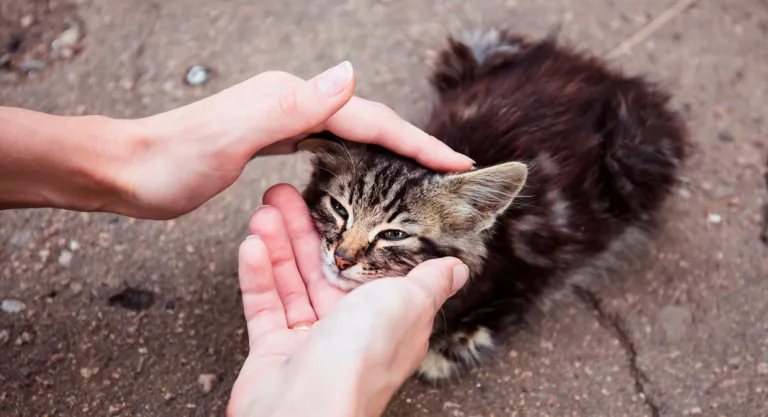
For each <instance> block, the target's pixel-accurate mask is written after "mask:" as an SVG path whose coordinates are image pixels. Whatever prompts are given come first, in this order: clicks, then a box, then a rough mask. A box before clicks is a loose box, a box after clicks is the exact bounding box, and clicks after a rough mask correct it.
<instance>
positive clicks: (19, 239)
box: [8, 231, 31, 246]
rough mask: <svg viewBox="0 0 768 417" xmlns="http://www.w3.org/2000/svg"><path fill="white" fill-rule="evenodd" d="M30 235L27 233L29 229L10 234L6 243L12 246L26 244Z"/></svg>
mask: <svg viewBox="0 0 768 417" xmlns="http://www.w3.org/2000/svg"><path fill="white" fill-rule="evenodd" d="M30 236H31V233H29V231H24V232H21V233H19V234H16V235H13V236H11V238H10V239H8V243H9V244H11V245H13V246H26V244H27V243H28V242H29V238H30Z"/></svg>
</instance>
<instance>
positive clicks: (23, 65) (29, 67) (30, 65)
mask: <svg viewBox="0 0 768 417" xmlns="http://www.w3.org/2000/svg"><path fill="white" fill-rule="evenodd" d="M44 68H45V62H43V61H34V60H32V61H21V62H19V64H18V65H16V69H18V70H19V71H25V72H30V71H40V70H42V69H44Z"/></svg>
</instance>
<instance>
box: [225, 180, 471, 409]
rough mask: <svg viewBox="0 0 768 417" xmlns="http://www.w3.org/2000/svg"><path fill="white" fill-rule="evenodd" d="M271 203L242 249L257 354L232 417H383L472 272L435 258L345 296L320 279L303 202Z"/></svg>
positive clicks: (276, 190)
mask: <svg viewBox="0 0 768 417" xmlns="http://www.w3.org/2000/svg"><path fill="white" fill-rule="evenodd" d="M264 202H265V204H268V205H269V206H265V207H262V208H261V209H259V210H257V211H256V213H254V215H253V217H252V218H251V222H250V230H251V233H252V234H253V236H252V237H249V239H246V241H245V242H244V243H243V244H242V245H241V246H240V254H239V258H240V262H239V271H240V287H241V291H242V294H243V309H244V312H245V317H246V321H247V327H248V339H249V346H250V353H249V355H248V358H247V359H246V361H245V364H244V365H243V368H242V369H241V371H240V375H239V376H238V379H237V381H236V382H235V385H234V387H233V389H232V396H231V398H230V401H229V406H228V409H227V415H228V416H232V417H233V416H238V417H240V416H300V415H318V416H374V415H380V414H381V412H383V410H384V408H385V406H386V404H387V402H388V401H389V399H390V398H391V397H392V395H394V393H395V391H396V390H397V389H398V388H399V387H400V385H401V384H402V383H403V382H404V381H405V380H406V379H407V378H408V377H409V376H410V375H411V374H412V373H413V372H414V370H415V369H416V367H417V366H418V365H419V363H420V362H421V360H422V359H423V358H424V356H425V354H426V352H427V347H428V340H429V336H430V333H431V330H432V324H433V320H434V317H435V315H436V314H437V312H438V310H439V308H440V306H441V305H442V304H443V303H444V302H445V300H446V299H447V298H448V297H449V296H450V295H451V294H453V293H455V292H456V291H458V289H459V288H460V287H461V286H462V285H463V284H464V283H465V282H466V280H467V277H468V275H469V274H468V272H469V271H468V270H467V268H466V266H465V265H463V264H462V263H461V262H460V261H459V260H457V259H453V258H443V259H436V260H431V261H428V262H425V263H423V264H421V265H419V266H418V267H416V268H415V269H414V270H413V271H411V273H409V274H408V276H407V277H405V278H382V279H379V280H376V281H373V282H370V283H368V284H365V285H363V286H361V287H359V288H357V289H355V290H354V291H352V292H351V293H349V294H346V293H343V292H341V291H339V290H338V289H336V288H335V287H332V286H331V285H330V284H328V283H327V282H326V280H325V278H324V277H323V275H322V273H321V270H320V255H319V252H318V248H319V247H320V245H319V243H320V241H319V239H320V238H319V236H318V234H317V233H316V232H315V229H314V226H313V224H312V221H311V219H310V216H309V210H308V208H307V206H306V205H305V204H304V201H303V200H302V198H301V196H300V195H299V193H298V192H297V191H296V190H295V189H294V188H293V187H290V186H287V185H278V186H275V187H273V188H272V189H270V190H269V191H268V192H267V193H266V194H265V196H264ZM305 327H309V328H305Z"/></svg>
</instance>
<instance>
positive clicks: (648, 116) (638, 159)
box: [598, 79, 692, 218]
mask: <svg viewBox="0 0 768 417" xmlns="http://www.w3.org/2000/svg"><path fill="white" fill-rule="evenodd" d="M607 90H608V91H607V97H606V101H605V105H604V107H603V108H602V114H601V115H600V118H599V121H598V128H599V130H600V132H599V137H600V152H601V155H602V158H601V160H602V164H603V170H604V171H603V172H604V173H606V174H607V176H606V177H604V179H605V181H604V183H603V187H604V189H605V191H606V192H607V193H608V194H607V195H608V196H610V198H611V201H612V203H613V208H614V210H616V209H618V211H619V212H624V213H626V214H629V215H630V216H631V217H635V218H644V217H646V215H647V214H648V213H650V212H653V211H654V210H655V209H657V208H658V205H659V204H660V203H661V201H662V200H663V197H664V196H666V195H667V194H668V193H669V192H670V191H671V188H672V187H673V186H674V185H675V184H676V183H678V181H679V177H678V175H679V173H680V171H681V168H682V165H683V163H684V162H685V160H686V159H687V157H688V156H689V155H690V153H691V151H692V144H691V142H690V141H689V137H688V131H687V129H686V127H685V124H684V122H683V120H682V118H681V117H680V116H679V115H678V114H676V112H674V111H672V110H671V109H669V107H668V101H669V96H668V95H667V94H666V93H664V92H663V91H661V90H657V89H655V88H654V87H653V86H652V85H649V84H647V83H644V82H642V80H640V79H627V80H624V81H622V82H619V83H617V84H615V85H612V86H610V87H609V88H608V89H607Z"/></svg>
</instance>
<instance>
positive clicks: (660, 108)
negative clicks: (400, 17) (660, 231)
mask: <svg viewBox="0 0 768 417" xmlns="http://www.w3.org/2000/svg"><path fill="white" fill-rule="evenodd" d="M432 82H433V85H434V86H435V87H436V89H437V90H438V93H439V102H438V104H437V106H436V108H435V110H434V112H433V114H432V117H431V119H430V120H429V122H428V123H427V124H426V126H425V130H426V131H427V132H428V133H430V134H432V135H433V136H435V137H437V138H439V139H440V140H442V141H443V142H445V143H446V144H448V145H449V146H450V147H452V148H453V149H455V150H457V151H459V152H461V153H464V154H466V155H467V156H469V157H470V158H473V159H474V160H475V161H477V164H478V166H480V167H490V166H498V167H500V168H499V169H495V171H492V169H489V170H483V169H481V170H479V171H476V173H477V174H475V177H479V176H485V178H486V179H487V180H489V181H492V182H494V184H492V186H490V187H484V186H482V184H469V185H468V184H467V183H468V182H469V183H471V182H472V181H471V180H472V178H474V177H468V178H470V180H469V181H468V180H466V179H461V180H458V181H457V180H456V178H459V177H457V176H448V177H446V176H445V175H440V174H436V173H433V172H431V171H428V170H426V169H424V168H422V167H420V166H418V165H416V164H415V163H413V162H411V161H408V160H404V159H402V158H400V157H398V156H395V155H393V154H391V153H389V152H388V151H385V150H383V149H381V148H378V147H370V146H361V145H355V144H346V145H345V148H344V149H343V151H341V150H339V149H336V151H335V152H334V151H332V150H325V151H320V153H319V159H318V161H317V163H318V169H316V170H315V173H314V176H313V180H312V182H311V184H310V185H309V187H308V188H307V190H306V192H305V197H306V199H307V202H308V203H309V205H310V207H311V208H312V212H313V215H314V217H315V221H316V223H317V225H318V227H319V229H320V231H321V234H322V235H323V236H325V237H326V240H325V248H326V252H325V253H326V256H328V260H329V262H330V263H331V264H332V263H333V253H334V251H335V250H336V249H337V248H339V247H344V248H348V247H361V248H363V249H361V250H360V251H358V252H357V253H356V254H355V256H354V259H353V261H354V262H355V265H358V264H359V265H360V272H359V275H354V277H355V278H361V281H360V282H362V281H365V280H368V279H372V278H376V277H380V276H385V275H389V276H392V275H402V274H404V273H407V271H408V270H409V269H410V268H412V267H413V266H414V265H415V264H417V263H418V262H421V261H423V260H426V259H429V258H434V257H438V256H446V255H452V256H457V257H459V258H461V259H462V260H464V261H465V262H466V263H467V264H468V265H469V266H470V269H471V271H472V279H471V282H470V283H469V284H468V285H467V286H466V287H465V288H464V289H463V290H462V291H461V292H459V293H458V294H457V295H456V296H454V297H453V298H451V299H450V300H449V301H448V302H447V303H446V304H445V306H444V308H443V310H442V313H443V314H442V315H440V316H438V319H437V320H436V322H435V328H434V332H433V337H432V340H431V343H430V353H429V355H428V357H427V359H426V360H425V362H424V363H423V364H422V367H421V369H420V372H421V374H422V375H423V376H424V377H426V378H427V379H430V380H441V379H445V378H448V377H450V376H452V375H455V374H456V372H457V371H458V370H459V369H460V368H462V367H464V366H467V365H473V364H474V363H476V362H477V361H478V360H479V359H480V357H481V354H482V351H483V350H484V349H490V348H492V347H493V344H494V342H493V339H494V336H496V335H498V334H502V333H505V332H508V331H510V330H514V329H516V328H519V325H520V324H522V323H523V322H524V320H525V317H526V315H527V313H528V312H529V311H530V310H531V308H532V307H533V306H534V304H535V303H537V302H538V301H540V299H541V298H542V297H543V296H544V294H545V293H546V292H547V291H548V290H550V289H553V288H558V287H564V286H567V284H568V283H570V282H572V280H573V279H575V278H576V277H578V276H581V275H583V273H584V271H586V270H588V269H590V268H591V269H594V270H598V271H599V269H600V268H602V267H603V265H602V263H603V262H604V260H605V259H606V258H609V257H611V256H612V252H613V251H614V250H615V249H616V247H618V246H621V244H622V242H623V241H624V240H625V239H627V236H628V235H637V234H638V233H637V232H638V231H641V233H642V231H647V230H650V229H651V228H652V227H653V226H654V223H655V219H656V217H657V214H658V210H659V208H660V206H661V204H662V202H663V200H664V199H665V197H666V196H667V195H668V194H669V191H670V188H671V187H672V186H673V185H674V183H675V179H676V174H677V171H678V167H679V165H680V163H681V162H682V160H683V159H684V157H685V154H686V147H687V142H686V139H685V131H684V128H683V126H682V123H681V121H680V120H679V119H677V118H676V117H675V115H674V114H673V113H671V112H670V111H669V110H668V109H667V108H666V105H667V101H668V97H667V95H666V94H665V93H663V92H660V91H657V90H655V89H654V88H653V87H652V86H650V85H649V84H647V83H645V82H643V81H642V80H640V79H635V78H626V77H623V76H620V75H618V74H616V73H614V72H611V71H609V70H607V69H605V68H604V67H603V66H602V65H601V64H600V63H599V62H597V61H596V60H593V59H590V58H585V57H583V56H581V55H578V54H575V53H572V52H569V51H567V50H564V49H561V48H559V47H557V46H556V45H555V44H554V43H553V42H551V41H549V40H546V41H542V42H528V41H525V40H523V39H522V38H519V37H515V36H512V35H509V34H507V33H504V32H498V31H489V32H486V33H484V34H478V35H477V36H475V37H474V39H473V41H472V42H468V43H460V42H455V41H451V44H450V46H449V48H448V49H446V50H444V51H443V52H441V54H440V56H439V58H438V62H437V69H436V72H435V73H434V74H433V77H432ZM511 161H521V162H524V163H526V164H527V165H528V173H527V180H525V174H524V173H522V174H521V172H520V171H519V167H517V166H516V165H515V166H513V165H512V164H506V165H500V164H505V163H508V162H511ZM501 167H506V168H501ZM503 169H507V171H506V173H505V171H503ZM465 175H467V174H465ZM469 175H472V174H469ZM505 175H506V177H505ZM520 175H522V181H525V186H524V187H523V188H522V190H520V188H519V186H521V185H522V182H521V180H520ZM508 177H509V178H512V177H514V178H512V180H510V181H508V182H504V178H508ZM457 184H458V185H457ZM462 187H463V188H462ZM494 189H495V190H496V191H497V192H498V194H494ZM518 191H520V196H519V197H518V198H517V199H516V200H515V201H514V202H513V203H512V204H511V205H509V202H511V200H512V198H513V197H514V195H515V194H517V192H518ZM473 193H474V194H473ZM326 194H330V195H333V196H335V198H337V199H339V201H342V200H343V201H344V203H343V204H342V205H343V206H344V207H346V209H344V210H342V211H343V212H344V213H347V211H348V210H349V211H350V212H351V211H354V213H353V214H351V215H349V219H342V220H343V221H342V223H343V224H341V223H339V216H337V214H338V213H336V214H334V211H333V210H329V206H328V203H327V201H329V200H324V195H326ZM451 195H454V196H455V200H456V202H451V201H450V199H449V198H448V197H450V196H451ZM339 196H341V197H339ZM504 196H506V197H504ZM504 198H506V199H507V200H509V201H507V202H506V203H504V201H501V200H504ZM497 199H498V200H499V201H496V200H497ZM324 201H325V203H324ZM334 201H335V200H334ZM486 203H487V204H486ZM347 209H348V210H347ZM469 212H471V213H469ZM402 213H406V214H405V216H406V217H402V218H401V217H398V216H403V214H402ZM467 213H469V214H467ZM347 214H349V213H347ZM409 216H410V217H409ZM353 217H354V219H353ZM398 219H400V220H402V221H400V223H398V221H397V220H398ZM393 220H395V221H394V222H393ZM412 223H417V226H418V227H417V226H409V225H410V224H412ZM382 224H384V225H386V226H380V225H382ZM392 224H395V225H396V226H397V227H396V228H405V229H407V228H408V227H413V229H408V233H407V235H408V236H411V235H412V237H410V238H408V239H407V240H393V241H388V240H387V241H386V242H385V243H386V244H382V243H379V242H380V241H379V239H378V237H376V236H378V235H376V234H375V233H377V231H379V230H380V229H383V228H386V227H390V226H391V225H392ZM489 226H490V227H489ZM358 229H359V230H358ZM350 234H354V235H355V236H356V238H349V235H350ZM398 244H399V245H401V246H398ZM337 258H338V256H337ZM344 259H347V258H344ZM350 259H352V258H350ZM353 268H354V267H353ZM342 271H343V269H341V270H340V269H339V268H334V267H333V265H330V266H329V267H328V269H327V270H326V274H327V275H328V276H329V280H331V281H332V282H334V281H335V283H336V284H337V285H339V286H341V287H343V288H344V287H345V283H346V284H349V281H348V280H347V278H345V277H344V276H343V273H342ZM337 276H338V277H340V278H335V277H337ZM350 276H352V275H350ZM355 285H357V282H356V283H355ZM352 286H354V285H352Z"/></svg>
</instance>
